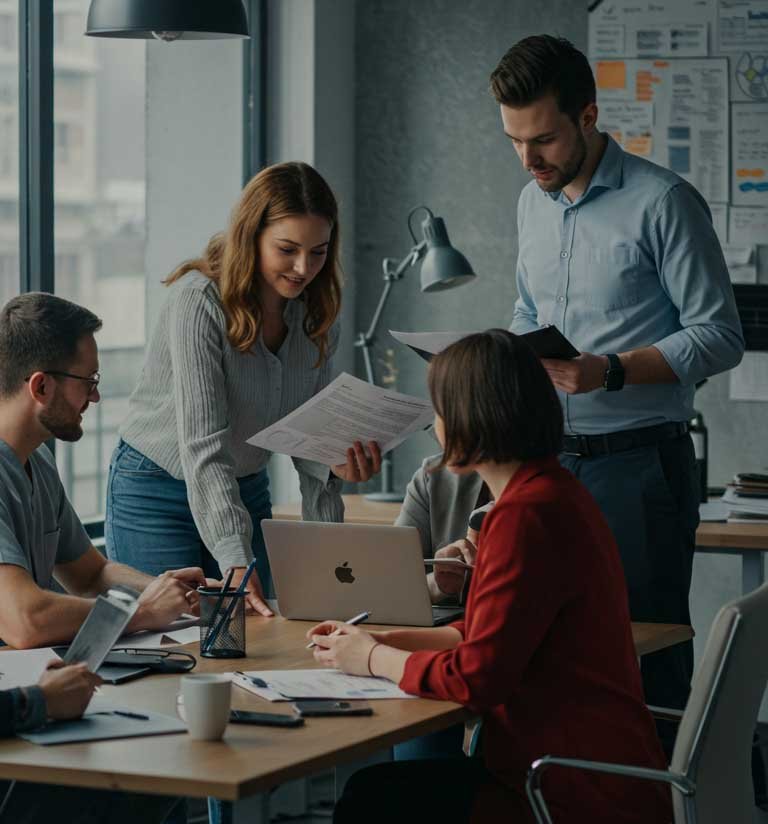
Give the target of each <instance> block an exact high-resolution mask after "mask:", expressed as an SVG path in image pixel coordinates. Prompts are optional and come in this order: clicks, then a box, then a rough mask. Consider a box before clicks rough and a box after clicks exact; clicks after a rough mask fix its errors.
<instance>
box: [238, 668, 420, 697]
mask: <svg viewBox="0 0 768 824" xmlns="http://www.w3.org/2000/svg"><path fill="white" fill-rule="evenodd" d="M230 675H231V677H232V683H233V684H236V685H237V686H238V687H242V688H243V689H245V690H248V692H252V693H253V694H254V695H258V696H259V698H264V699H265V700H267V701H292V700H293V699H296V698H326V699H354V698H365V699H367V700H371V699H376V698H415V697H416V696H414V695H409V694H408V693H407V692H403V691H402V690H401V689H400V687H398V686H397V684H393V683H392V682H391V681H387V680H386V679H385V678H369V677H367V676H361V675H345V674H344V673H343V672H339V670H333V669H305V670H259V671H255V672H254V671H249V672H233V673H231V674H230Z"/></svg>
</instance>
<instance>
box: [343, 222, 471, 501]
mask: <svg viewBox="0 0 768 824" xmlns="http://www.w3.org/2000/svg"><path fill="white" fill-rule="evenodd" d="M420 209H423V210H424V211H425V212H426V213H427V216H426V217H425V218H424V220H423V221H422V224H421V232H422V235H423V238H422V240H418V239H417V237H416V235H415V234H414V231H413V227H412V225H411V221H412V219H413V216H414V215H415V214H416V212H418V211H419V210H420ZM408 231H409V232H410V235H411V239H412V240H413V246H412V247H411V249H410V250H409V252H408V253H407V254H406V255H405V257H404V258H402V259H401V260H397V259H396V258H384V261H383V263H382V268H383V271H384V289H383V291H382V293H381V297H380V298H379V302H378V304H377V306H376V310H375V311H374V313H373V318H371V323H370V325H369V326H368V330H367V331H366V332H360V334H359V335H358V337H357V340H356V341H355V346H356V347H358V348H359V349H362V350H363V362H364V364H365V377H366V380H367V381H368V383H370V384H372V385H374V386H375V385H376V380H375V376H374V372H373V363H372V360H371V348H372V346H373V344H374V343H375V341H376V329H377V327H378V325H379V320H380V319H381V315H382V312H383V311H384V307H385V305H386V303H387V299H388V298H389V293H390V292H391V291H392V285H393V284H394V283H395V282H396V281H398V280H402V279H403V276H404V275H405V273H406V271H407V270H408V269H410V268H411V267H412V266H415V265H416V264H417V263H419V262H421V291H422V292H440V291H442V290H444V289H453V288H454V286H461V285H462V284H464V283H469V282H470V281H472V280H474V278H475V273H474V272H473V271H472V267H471V266H470V265H469V261H468V260H467V259H466V258H465V257H464V255H462V254H461V252H459V251H458V249H455V248H454V247H453V246H451V242H450V240H448V232H447V230H446V228H445V223H444V221H443V219H442V218H441V217H435V216H434V214H432V212H431V211H430V210H429V209H428V208H427V207H426V206H416V207H415V208H413V209H411V211H410V212H409V213H408ZM392 467H393V464H392V457H391V453H388V454H387V455H385V456H384V457H383V458H382V462H381V491H380V492H373V493H371V494H370V495H366V498H367V499H368V500H371V501H388V502H395V503H397V502H399V501H402V500H403V495H402V493H400V492H395V491H394V489H393V477H392Z"/></svg>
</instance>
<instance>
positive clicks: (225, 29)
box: [85, 0, 249, 43]
mask: <svg viewBox="0 0 768 824" xmlns="http://www.w3.org/2000/svg"><path fill="white" fill-rule="evenodd" d="M85 33H86V34H87V35H89V36H91V37H127V38H136V39H146V40H149V39H152V38H155V39H156V40H163V41H165V42H166V43H170V42H172V41H173V40H219V39H223V38H225V37H248V36H249V35H248V18H247V17H246V14H245V9H244V8H243V3H242V0H91V8H90V10H89V12H88V23H87V24H86V30H85Z"/></svg>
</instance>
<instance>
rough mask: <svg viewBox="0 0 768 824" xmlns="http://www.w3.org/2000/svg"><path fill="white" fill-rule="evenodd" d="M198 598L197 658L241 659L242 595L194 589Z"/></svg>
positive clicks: (243, 603)
mask: <svg viewBox="0 0 768 824" xmlns="http://www.w3.org/2000/svg"><path fill="white" fill-rule="evenodd" d="M197 591H198V593H199V595H200V655H202V656H203V657H204V658H245V595H246V593H245V592H241V593H238V592H237V591H236V590H234V589H230V590H229V591H228V592H227V593H226V594H225V595H224V598H223V599H221V590H220V589H208V588H206V587H198V589H197Z"/></svg>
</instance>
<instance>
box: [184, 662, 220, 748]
mask: <svg viewBox="0 0 768 824" xmlns="http://www.w3.org/2000/svg"><path fill="white" fill-rule="evenodd" d="M181 694H182V696H183V698H184V720H185V721H186V723H187V729H188V731H189V734H190V736H191V737H192V738H195V739H197V740H198V741H218V740H219V739H220V738H221V737H222V736H223V735H224V730H225V729H226V728H227V723H228V722H229V708H230V705H231V703H232V682H231V681H230V679H229V677H228V676H226V675H214V674H205V673H200V674H195V675H184V676H182V678H181Z"/></svg>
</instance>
